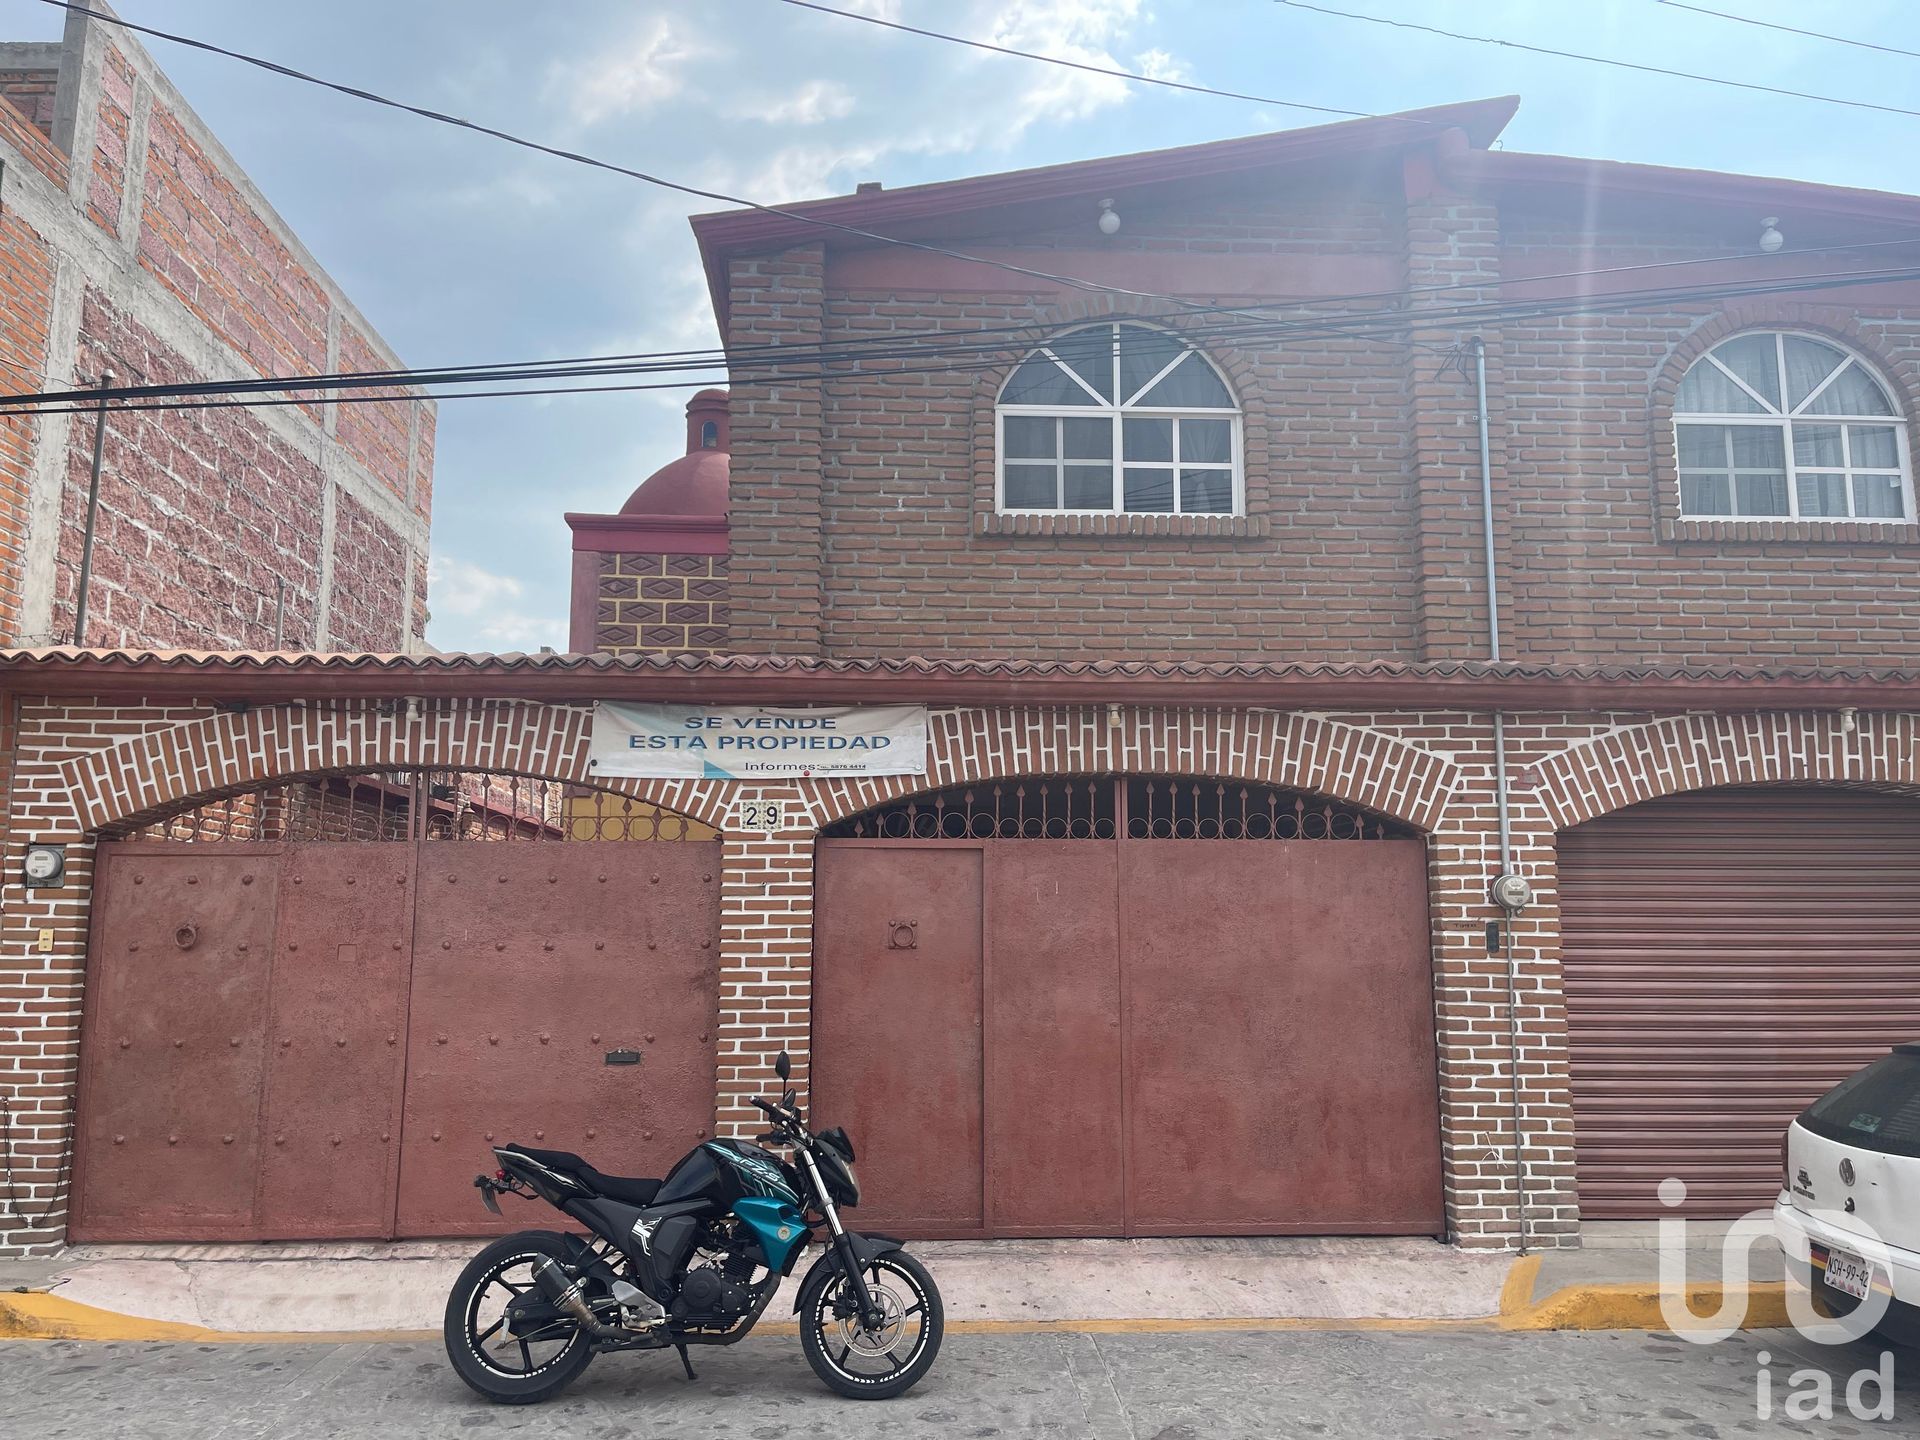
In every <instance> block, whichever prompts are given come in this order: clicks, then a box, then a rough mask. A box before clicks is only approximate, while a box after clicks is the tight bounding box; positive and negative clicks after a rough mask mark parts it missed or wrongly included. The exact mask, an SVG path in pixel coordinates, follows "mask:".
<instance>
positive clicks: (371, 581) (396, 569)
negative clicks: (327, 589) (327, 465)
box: [327, 490, 408, 650]
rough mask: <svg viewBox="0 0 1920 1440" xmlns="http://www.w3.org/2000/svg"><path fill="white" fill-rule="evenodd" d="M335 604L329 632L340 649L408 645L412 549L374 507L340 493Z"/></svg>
mask: <svg viewBox="0 0 1920 1440" xmlns="http://www.w3.org/2000/svg"><path fill="white" fill-rule="evenodd" d="M333 524H334V530H333V605H332V610H331V613H330V614H329V616H328V620H327V635H328V637H329V640H330V642H331V645H332V648H334V649H336V650H401V649H404V648H405V645H406V615H407V599H408V597H407V547H406V545H405V543H404V542H403V541H402V540H401V539H400V537H399V536H398V535H396V534H395V533H394V531H393V527H391V526H390V525H387V524H385V523H384V522H383V521H382V520H381V519H380V518H379V516H377V515H375V514H374V513H373V511H372V510H370V509H369V508H367V507H366V506H365V505H362V504H361V503H360V502H359V501H358V500H356V499H354V498H353V496H351V495H349V494H348V493H347V492H346V491H344V490H342V491H339V492H337V493H336V495H335V496H334V519H333Z"/></svg>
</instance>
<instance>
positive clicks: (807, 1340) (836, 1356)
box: [800, 1250, 946, 1400]
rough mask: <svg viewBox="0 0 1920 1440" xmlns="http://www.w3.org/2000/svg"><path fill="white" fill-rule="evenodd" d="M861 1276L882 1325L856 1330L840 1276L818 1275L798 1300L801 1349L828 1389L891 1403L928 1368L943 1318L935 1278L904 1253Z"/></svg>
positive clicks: (884, 1258) (894, 1254)
mask: <svg viewBox="0 0 1920 1440" xmlns="http://www.w3.org/2000/svg"><path fill="white" fill-rule="evenodd" d="M861 1273H862V1274H863V1275H864V1276H865V1277H866V1281H867V1290H868V1292H869V1293H870V1294H871V1295H872V1296H873V1298H874V1301H875V1303H876V1304H877V1305H878V1306H879V1307H880V1309H881V1311H882V1312H883V1313H884V1315H885V1319H884V1321H883V1322H882V1323H881V1326H880V1328H879V1329H878V1330H867V1329H865V1328H864V1327H862V1325H861V1324H860V1319H859V1316H858V1315H857V1314H856V1313H855V1306H854V1303H853V1294H852V1291H851V1290H850V1288H849V1287H848V1285H847V1281H846V1277H845V1276H844V1275H843V1274H841V1272H840V1271H838V1270H822V1271H820V1272H818V1273H817V1274H815V1275H814V1277H813V1279H812V1280H811V1281H810V1282H809V1284H808V1285H807V1288H806V1289H805V1290H803V1291H802V1292H801V1295H800V1348H801V1349H802V1350H803V1351H805V1352H806V1356H807V1364H809V1365H811V1366H812V1367H813V1373H814V1374H816V1375H818V1376H819V1377H820V1378H821V1379H822V1380H823V1381H825V1382H826V1384H827V1387H828V1388H829V1389H831V1390H835V1391H837V1392H838V1393H840V1394H842V1395H846V1396H849V1397H851V1398H853V1399H855V1400H889V1399H892V1398H893V1397H894V1396H895V1395H902V1394H905V1393H906V1392H907V1391H908V1390H911V1389H912V1388H913V1387H914V1386H915V1385H917V1384H918V1383H919V1382H920V1378H921V1377H922V1376H923V1375H925V1374H926V1373H927V1371H929V1370H931V1369H932V1368H933V1359H934V1356H936V1355H938V1354H939V1353H940V1340H941V1337H942V1335H943V1334H944V1333H945V1331H946V1313H945V1311H944V1310H943V1309H942V1308H941V1304H940V1290H939V1287H938V1286H936V1285H935V1284H934V1283H933V1276H931V1275H929V1274H928V1273H927V1267H926V1266H924V1265H922V1264H921V1263H920V1262H919V1261H918V1260H916V1259H914V1258H913V1257H912V1256H911V1255H909V1254H907V1253H906V1251H904V1250H894V1251H891V1252H889V1253H888V1254H885V1255H882V1256H881V1257H880V1258H879V1259H877V1260H875V1261H873V1262H872V1263H870V1264H868V1265H867V1266H865V1267H864V1268H863V1269H862V1271H861Z"/></svg>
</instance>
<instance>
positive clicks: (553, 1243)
mask: <svg viewBox="0 0 1920 1440" xmlns="http://www.w3.org/2000/svg"><path fill="white" fill-rule="evenodd" d="M543 1256H544V1257H547V1258H549V1259H553V1260H565V1259H567V1258H568V1248H567V1242H566V1241H565V1240H563V1239H562V1238H561V1237H560V1236H558V1235H556V1234H554V1233H553V1232H551V1231H548V1230H523V1231H521V1232H520V1233H519V1234H518V1235H509V1236H507V1237H506V1238H504V1239H501V1240H496V1241H494V1242H493V1244H491V1245H489V1246H487V1248H486V1249H484V1250H482V1251H481V1252H480V1253H479V1254H478V1255H476V1256H474V1257H473V1259H471V1260H469V1261H468V1262H467V1268H466V1269H464V1270H462V1271H461V1272H460V1278H459V1279H458V1280H455V1281H454V1282H453V1291H452V1293H451V1294H449V1295H448V1296H447V1318H446V1326H445V1334H446V1341H447V1358H448V1359H449V1360H451V1361H452V1362H453V1368H454V1370H455V1371H456V1372H457V1373H458V1374H459V1376H460V1378H461V1379H462V1380H464V1381H466V1382H467V1384H469V1385H471V1386H472V1387H473V1388H474V1389H475V1390H478V1391H479V1392H480V1393H481V1394H482V1395H484V1396H486V1397H487V1399H489V1400H491V1401H493V1402H494V1403H495V1404H497V1405H533V1404H536V1403H538V1402H539V1401H541V1400H545V1399H547V1398H549V1397H550V1396H552V1395H555V1394H557V1393H559V1391H561V1390H563V1389H564V1388H566V1386H568V1385H569V1384H571V1383H572V1382H573V1379H574V1377H575V1376H577V1375H578V1374H579V1373H580V1372H581V1371H582V1370H584V1369H586V1368H587V1365H588V1363H589V1362H590V1361H591V1360H592V1359H593V1347H592V1343H591V1342H590V1341H589V1340H588V1338H587V1336H586V1334H585V1333H584V1332H583V1331H582V1330H581V1329H580V1327H579V1326H578V1325H576V1324H575V1323H574V1322H573V1321H572V1320H570V1319H567V1318H566V1317H564V1316H558V1317H555V1316H554V1315H553V1312H552V1307H551V1306H548V1305H545V1304H544V1303H543V1302H542V1300H541V1297H540V1290H539V1287H538V1286H537V1285H536V1284H535V1283H534V1279H533V1265H534V1262H535V1261H536V1260H539V1259H540V1258H541V1257H543ZM523 1297H526V1298H524V1299H523ZM516 1303H519V1304H520V1305H522V1306H523V1307H525V1306H533V1307H535V1308H534V1311H533V1312H532V1313H533V1314H534V1315H535V1316H536V1318H535V1319H534V1320H531V1321H529V1322H528V1323H523V1324H521V1325H518V1326H513V1325H511V1324H510V1321H511V1320H512V1319H513V1317H512V1316H510V1315H509V1314H508V1307H510V1306H513V1305H515V1304H516ZM516 1330H518V1331H519V1332H520V1333H515V1331H516Z"/></svg>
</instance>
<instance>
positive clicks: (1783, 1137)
mask: <svg viewBox="0 0 1920 1440" xmlns="http://www.w3.org/2000/svg"><path fill="white" fill-rule="evenodd" d="M1792 1133H1793V1132H1792V1131H1791V1130H1782V1131H1781V1132H1780V1188H1781V1189H1782V1190H1791V1189H1793V1171H1792V1169H1791V1168H1790V1167H1789V1166H1788V1165H1787V1137H1788V1136H1790V1135H1791V1134H1792Z"/></svg>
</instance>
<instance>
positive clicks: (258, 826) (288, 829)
mask: <svg viewBox="0 0 1920 1440" xmlns="http://www.w3.org/2000/svg"><path fill="white" fill-rule="evenodd" d="M715 834H716V832H715V831H714V830H713V829H712V828H711V827H709V826H706V825H702V824H701V823H700V822H699V821H697V820H691V819H688V818H687V817H686V816H684V815H680V814H678V813H676V812H674V811H671V810H664V809H662V808H660V807H659V806H657V805H652V804H649V803H647V802H646V801H644V800H636V799H634V798H632V797H631V796H627V795H621V794H617V793H615V792H613V791H610V790H598V789H595V788H593V787H591V786H586V785H570V784H566V783H564V782H562V781H558V780H541V779H535V778H531V777H528V776H523V775H501V774H494V773H492V772H488V771H475V770H398V771H387V772H381V773H378V774H361V775H321V776H310V777H303V778H299V779H289V780H280V781H275V782H273V783H271V784H268V785H264V786H260V787H258V788H256V789H252V790H247V791H243V792H241V793H239V794H235V795H226V796H221V797H219V798H215V799H209V800H204V801H200V802H198V803H195V804H193V805H191V806H188V807H186V808H183V809H181V810H179V811H177V812H176V813H174V814H172V815H169V816H166V817H164V818H162V819H159V820H155V821H152V822H150V823H148V824H146V825H141V826H138V827H132V828H128V829H125V830H121V831H118V832H115V836H114V838H118V839H127V840H164V841H171V842H174V843H181V842H186V843H196V842H199V843H217V842H222V841H294V842H313V841H346V840H423V841H459V840H469V841H493V842H496V843H508V842H531V843H537V842H542V841H566V840H708V839H712V838H714V836H715Z"/></svg>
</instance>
